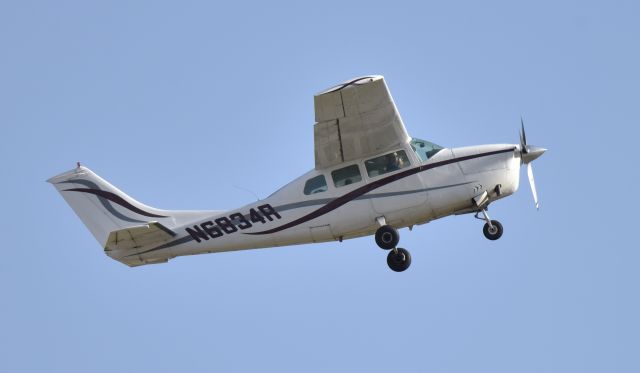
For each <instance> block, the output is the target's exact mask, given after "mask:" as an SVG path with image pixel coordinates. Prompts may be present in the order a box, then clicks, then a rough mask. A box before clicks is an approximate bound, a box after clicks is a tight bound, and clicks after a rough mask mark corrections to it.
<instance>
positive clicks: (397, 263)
mask: <svg viewBox="0 0 640 373" xmlns="http://www.w3.org/2000/svg"><path fill="white" fill-rule="evenodd" d="M375 238H376V244H377V245H378V246H379V247H380V248H381V249H383V250H389V254H387V265H389V268H391V270H392V271H395V272H402V271H405V270H406V269H407V268H409V266H410V265H411V254H410V253H409V251H408V250H407V249H403V248H401V247H397V246H398V242H400V234H399V233H398V231H397V230H396V229H395V228H394V227H392V226H390V225H387V224H384V225H382V226H381V227H380V228H378V230H377V231H376V235H375Z"/></svg>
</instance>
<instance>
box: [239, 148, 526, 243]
mask: <svg viewBox="0 0 640 373" xmlns="http://www.w3.org/2000/svg"><path fill="white" fill-rule="evenodd" d="M514 149H515V148H509V149H504V150H496V151H492V152H487V153H480V154H474V155H467V156H464V157H459V158H452V159H447V160H446V161H440V162H434V163H430V164H426V165H422V166H418V167H415V168H411V169H409V170H406V171H403V172H399V173H397V174H395V175H391V176H387V177H385V178H382V179H380V180H376V181H374V182H371V183H369V184H366V185H363V186H362V187H360V188H358V189H355V190H352V191H351V192H349V193H347V194H345V195H343V196H341V197H338V198H336V199H334V200H333V201H331V202H329V203H327V204H326V205H324V206H322V207H320V208H319V209H317V210H315V211H312V212H310V213H309V214H307V215H305V216H303V217H301V218H298V219H296V220H293V221H291V222H289V223H286V224H283V225H281V226H279V227H275V228H273V229H269V230H266V231H261V232H252V233H245V234H252V235H258V234H269V233H276V232H280V231H282V230H285V229H287V228H291V227H295V226H296V225H300V224H302V223H305V222H307V221H309V220H312V219H315V218H317V217H319V216H322V215H324V214H326V213H328V212H331V211H333V210H335V209H337V208H338V207H340V206H342V205H344V204H346V203H349V202H350V201H352V200H354V199H355V198H357V197H359V196H361V195H363V194H365V193H369V192H370V191H372V190H374V189H378V188H380V187H382V186H385V185H387V184H389V183H392V182H394V181H396V180H400V179H403V178H405V177H407V176H411V175H415V174H417V173H418V172H422V171H426V170H430V169H432V168H436V167H440V166H445V165H448V164H451V163H457V162H462V161H468V160H470V159H475V158H481V157H487V156H490V155H496V154H502V153H508V152H512V151H513V150H514Z"/></svg>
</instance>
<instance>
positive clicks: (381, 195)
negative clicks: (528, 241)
mask: <svg viewBox="0 0 640 373" xmlns="http://www.w3.org/2000/svg"><path fill="white" fill-rule="evenodd" d="M314 103H315V119H316V124H315V126H314V141H315V168H314V169H313V170H311V171H309V172H307V173H306V174H304V175H302V176H300V177H299V178H297V179H295V180H294V181H292V182H291V183H289V184H287V185H285V186H284V187H282V188H281V189H279V190H278V191H276V192H275V193H273V194H272V195H271V196H269V197H268V198H266V199H265V200H261V201H257V202H254V203H251V204H249V205H246V206H244V207H241V208H239V209H233V210H229V211H170V210H160V209H156V208H153V207H149V206H146V205H144V204H142V203H140V202H138V201H136V200H134V199H133V198H131V197H129V196H128V195H126V194H125V193H123V192H122V191H120V190H119V189H118V188H116V187H114V186H113V185H111V184H109V183H108V182H107V181H105V180H104V179H102V178H101V177H99V176H98V175H96V174H95V173H93V172H92V171H91V170H90V169H88V168H86V167H84V166H81V165H80V164H79V163H78V167H77V168H75V169H73V170H71V171H68V172H65V173H63V174H60V175H58V176H55V177H53V178H51V179H49V180H48V181H49V182H50V183H52V184H53V185H54V186H55V187H56V189H57V190H58V191H59V192H60V193H61V194H62V197H64V199H65V200H66V201H67V203H68V204H69V205H70V206H71V207H72V208H73V210H74V211H75V212H76V214H77V215H78V216H79V217H80V219H81V220H82V221H83V222H84V224H85V225H86V226H87V227H88V228H89V230H90V231H91V233H92V234H93V235H94V237H95V238H96V239H97V240H98V242H99V243H100V244H101V245H102V246H103V247H104V250H105V252H106V254H107V255H108V256H110V257H111V258H113V259H115V260H118V261H120V262H122V263H124V264H127V265H129V266H132V267H133V266H139V265H144V264H154V263H164V262H167V261H168V260H169V259H172V258H175V257H177V256H182V255H194V254H203V253H216V252H222V251H233V250H246V249H257V248H266V247H275V246H285V245H296V244H305V243H310V242H327V241H334V240H338V241H342V240H344V239H349V238H355V237H361V236H367V235H371V234H375V241H376V244H377V245H378V246H379V247H381V248H382V249H385V250H389V254H388V256H387V264H388V265H389V267H390V268H391V269H392V270H394V271H396V272H401V271H404V270H406V269H407V268H408V267H409V265H410V264H411V255H410V254H409V252H408V251H407V250H405V249H403V248H401V247H398V242H399V235H398V229H399V228H404V227H409V228H412V227H413V226H414V225H419V224H424V223H428V222H429V221H431V220H434V219H439V218H442V217H445V216H448V215H453V214H466V213H475V216H476V217H477V218H479V219H482V220H484V221H485V224H484V228H483V233H484V236H485V237H486V238H488V239H490V240H497V239H498V238H500V236H502V232H503V228H502V224H500V223H499V222H498V221H496V220H491V219H490V218H489V216H488V215H487V207H488V206H489V204H490V203H493V202H494V201H497V200H499V199H501V198H504V197H507V196H509V195H511V194H513V193H514V192H515V191H516V190H517V189H518V185H519V182H520V165H521V164H526V165H527V173H528V176H529V183H530V185H531V190H532V192H533V198H534V202H535V205H536V207H538V197H537V195H536V189H535V184H534V180H533V173H532V170H531V162H532V161H533V160H534V159H536V158H538V157H539V156H541V155H542V154H543V153H544V152H545V150H546V149H543V148H539V147H535V146H530V145H527V140H526V137H525V133H524V124H523V125H522V130H521V132H520V144H515V145H514V144H494V145H480V146H471V147H464V148H452V149H449V148H443V147H442V146H439V145H436V144H434V143H431V142H429V141H425V140H420V139H417V138H413V137H410V136H409V134H408V133H407V130H406V129H405V127H404V124H403V123H402V119H401V118H400V114H399V113H398V110H397V109H396V105H395V103H394V102H393V98H392V97H391V94H390V93H389V90H388V88H387V85H386V83H385V81H384V78H383V77H382V76H367V77H361V78H357V79H353V80H350V81H348V82H345V83H343V84H340V85H338V86H335V87H333V88H330V89H328V90H326V91H324V92H321V93H319V94H317V95H316V96H315V97H314Z"/></svg>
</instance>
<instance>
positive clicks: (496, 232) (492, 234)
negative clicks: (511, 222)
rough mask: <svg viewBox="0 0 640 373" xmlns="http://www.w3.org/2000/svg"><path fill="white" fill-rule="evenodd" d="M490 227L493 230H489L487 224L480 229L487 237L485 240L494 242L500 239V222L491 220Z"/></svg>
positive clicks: (501, 230)
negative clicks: (491, 226)
mask: <svg viewBox="0 0 640 373" xmlns="http://www.w3.org/2000/svg"><path fill="white" fill-rule="evenodd" d="M491 225H493V229H491V228H489V224H488V223H485V224H484V227H483V228H482V233H484V236H485V237H487V239H489V240H491V241H495V240H497V239H498V238H500V237H502V232H503V229H502V224H500V222H499V221H497V220H491Z"/></svg>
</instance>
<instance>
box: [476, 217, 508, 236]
mask: <svg viewBox="0 0 640 373" xmlns="http://www.w3.org/2000/svg"><path fill="white" fill-rule="evenodd" d="M479 213H482V215H483V217H479V216H478V214H479ZM476 218H477V219H480V220H484V221H485V222H486V223H484V227H482V233H484V236H485V237H486V238H487V239H488V240H491V241H495V240H497V239H498V238H500V237H502V233H503V232H504V229H503V228H502V224H501V223H500V222H499V221H497V220H491V219H490V218H489V215H488V214H487V210H486V209H482V210H480V212H477V213H476Z"/></svg>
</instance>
